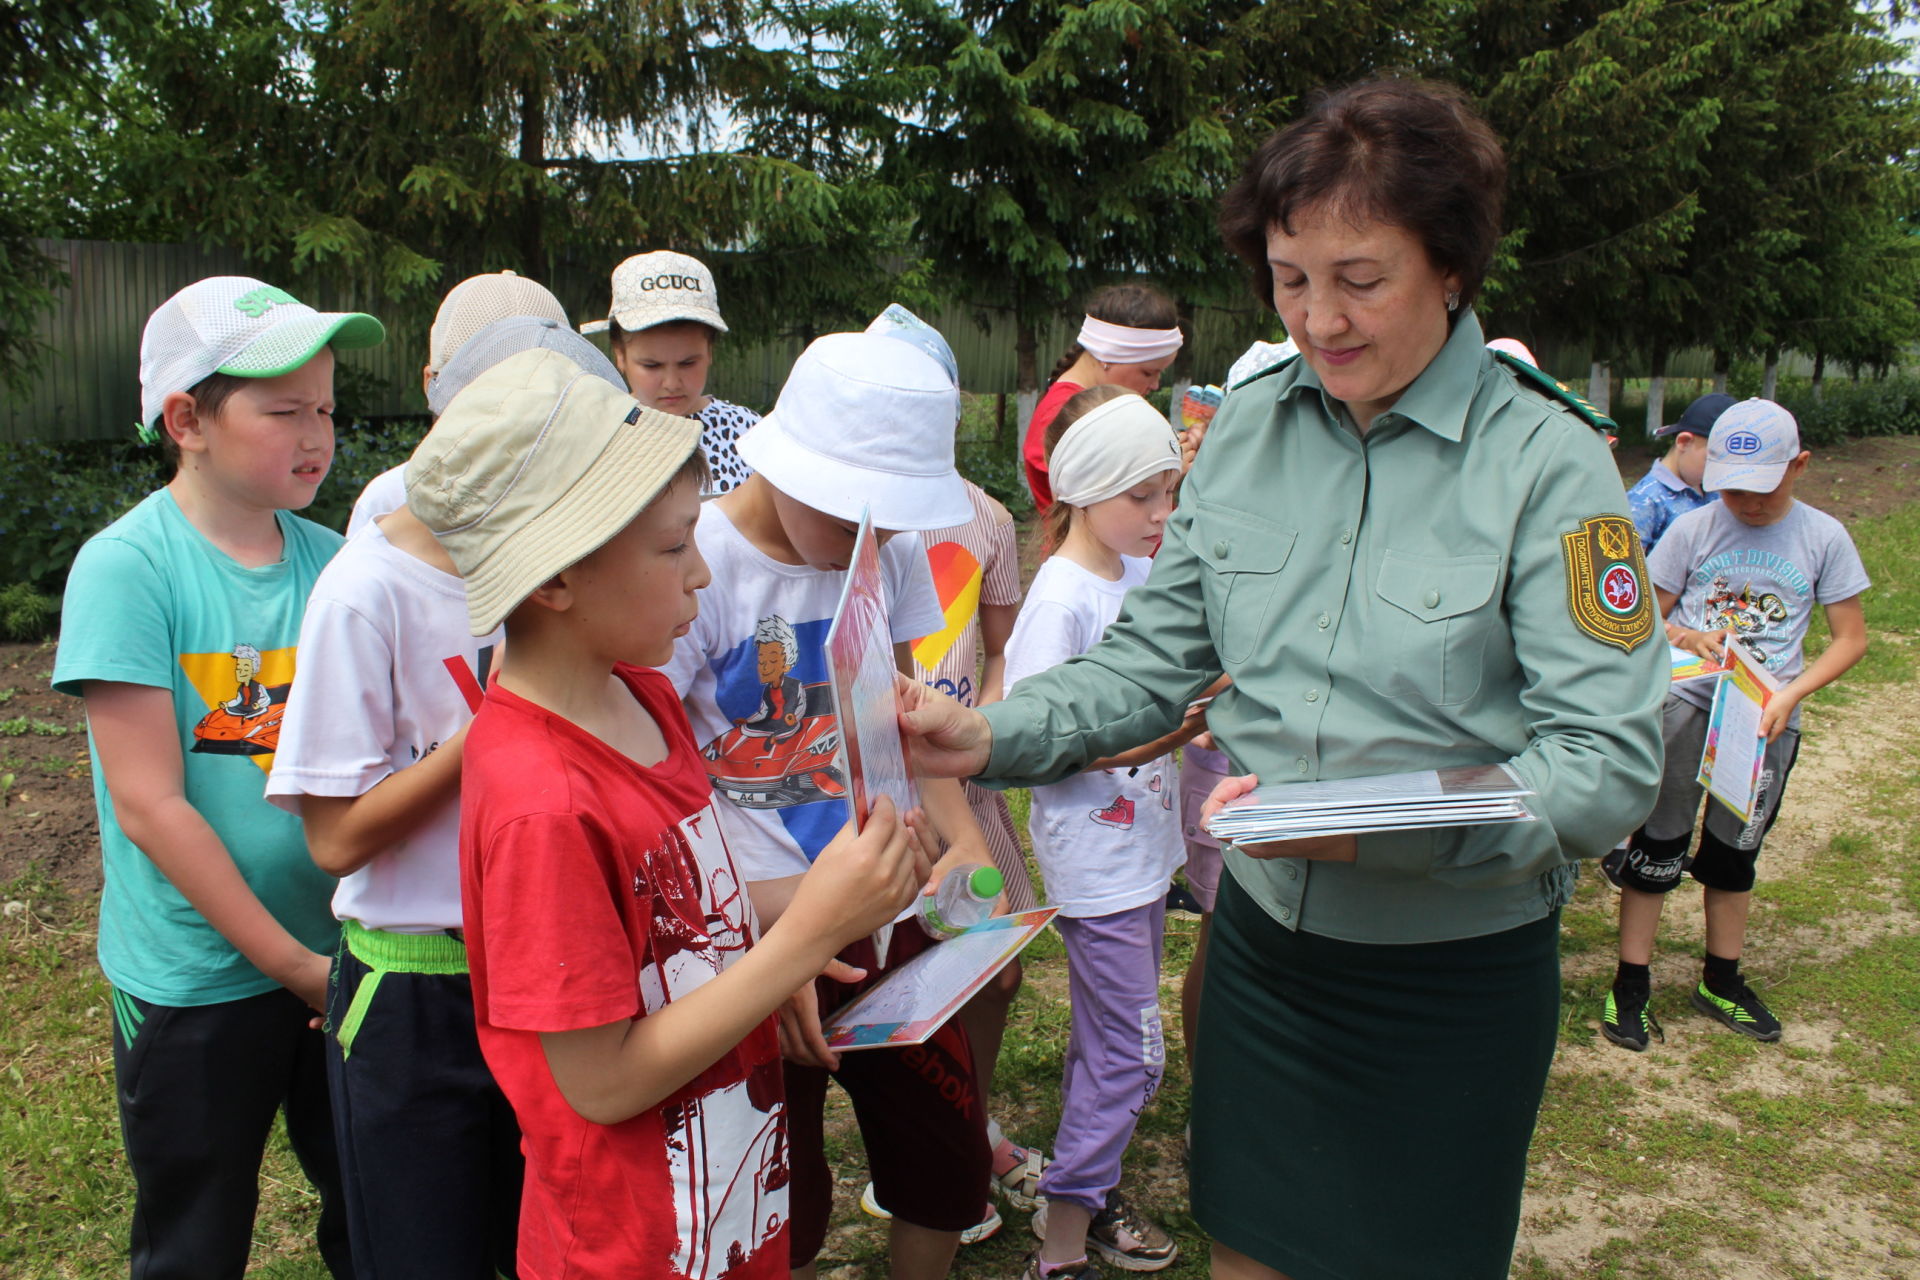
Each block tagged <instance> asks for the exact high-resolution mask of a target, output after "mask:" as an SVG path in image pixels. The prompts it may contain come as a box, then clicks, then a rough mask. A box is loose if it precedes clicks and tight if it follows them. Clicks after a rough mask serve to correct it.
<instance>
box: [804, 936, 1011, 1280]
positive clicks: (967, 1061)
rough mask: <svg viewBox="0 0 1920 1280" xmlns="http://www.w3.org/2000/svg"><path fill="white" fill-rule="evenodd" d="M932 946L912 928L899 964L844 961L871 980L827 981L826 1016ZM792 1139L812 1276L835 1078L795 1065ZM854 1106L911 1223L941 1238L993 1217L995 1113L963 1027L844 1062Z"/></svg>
mask: <svg viewBox="0 0 1920 1280" xmlns="http://www.w3.org/2000/svg"><path fill="white" fill-rule="evenodd" d="M932 945H933V943H932V941H931V940H930V939H929V938H928V937H927V936H926V935H925V934H924V933H922V932H921V931H920V929H919V927H918V926H916V925H915V924H914V923H913V922H912V921H906V922H903V923H902V924H899V925H896V926H895V927H894V931H893V947H892V954H891V955H890V956H889V957H888V960H889V961H890V962H891V963H890V964H889V965H888V967H887V969H886V970H884V971H881V972H877V973H876V972H874V971H873V969H874V965H873V958H874V956H873V944H872V943H871V942H860V943H856V944H855V945H854V946H852V947H849V948H848V949H847V950H845V951H843V952H841V953H840V958H841V959H842V960H845V961H847V962H848V963H849V964H855V965H859V966H860V967H862V968H864V969H867V970H868V971H869V972H868V976H867V977H866V978H864V979H862V980H861V981H860V982H857V983H853V984H851V985H849V984H847V983H841V982H829V981H827V980H826V979H825V978H822V979H820V980H819V981H817V982H816V983H815V984H814V986H815V990H816V992H817V994H818V995H819V997H820V1012H821V1014H822V1016H824V1015H826V1014H829V1013H832V1012H833V1011H834V1010H836V1009H838V1008H840V1006H842V1005H844V1004H845V1003H846V1002H847V1001H849V1000H851V999H852V998H853V997H854V996H856V995H858V994H859V993H860V992H862V991H864V990H866V989H867V988H868V987H870V986H872V985H873V984H874V983H876V982H878V981H879V980H880V979H881V978H882V977H884V976H886V973H887V972H891V971H892V970H893V969H897V968H899V967H900V966H901V965H903V964H905V963H906V962H907V961H908V960H910V959H912V958H913V957H914V956H916V955H918V954H920V952H922V951H924V950H926V949H927V948H928V947H930V946H932ZM784 1066H785V1067H786V1077H787V1138H788V1151H789V1154H790V1156H791V1160H792V1169H793V1182H792V1183H791V1184H790V1185H789V1187H788V1192H787V1194H788V1198H789V1212H790V1213H791V1215H792V1222H793V1230H792V1234H791V1241H792V1252H791V1255H790V1256H791V1258H792V1262H793V1266H794V1267H795V1268H799V1267H804V1266H806V1265H807V1264H808V1263H810V1262H812V1261H813V1260H814V1258H815V1257H816V1256H817V1255H818V1254H819V1252H820V1247H821V1245H822V1244H824V1243H825V1241H826V1238H827V1221H828V1219H829V1217H830V1216H831V1214H832V1211H833V1171H832V1170H831V1169H829V1168H828V1167H827V1156H826V1147H825V1133H824V1124H823V1121H824V1118H825V1108H826V1100H827V1079H828V1073H827V1072H825V1071H822V1070H820V1069H819V1068H818V1067H802V1066H797V1065H795V1064H794V1063H791V1062H788V1063H785V1064H784ZM832 1078H833V1079H835V1080H837V1081H839V1082H840V1087H841V1088H842V1089H845V1090H846V1091H847V1097H848V1098H850V1099H851V1100H852V1101H853V1112H854V1115H855V1117H856V1118H857V1119H858V1120H859V1122H860V1137H861V1140H862V1141H863V1142H864V1143H865V1144H866V1148H867V1168H868V1170H869V1171H870V1172H871V1173H872V1175H873V1194H874V1198H875V1199H876V1200H878V1201H879V1202H880V1204H881V1205H882V1206H884V1207H885V1208H886V1210H887V1212H889V1213H891V1214H893V1215H894V1216H895V1217H896V1218H899V1219H900V1220H901V1221H903V1222H911V1223H913V1224H914V1225H915V1226H919V1227H926V1228H929V1229H930V1230H934V1231H964V1230H966V1229H967V1228H968V1227H971V1226H974V1225H975V1224H977V1223H978V1222H979V1221H980V1219H981V1218H982V1217H983V1216H984V1215H985V1213H986V1207H987V1183H988V1182H989V1181H990V1180H991V1178H992V1176H993V1174H992V1168H993V1154H992V1152H991V1150H990V1149H989V1148H988V1146H987V1113H986V1107H985V1106H984V1105H983V1104H982V1102H981V1099H980V1094H979V1088H978V1086H977V1085H976V1083H975V1081H974V1076H973V1050H972V1047H971V1045H970V1044H969V1043H968V1040H967V1033H966V1031H965V1030H964V1029H963V1028H962V1027H961V1025H960V1021H959V1019H958V1018H954V1019H950V1020H949V1021H948V1022H947V1024H946V1025H945V1026H944V1027H941V1028H940V1030H939V1031H938V1032H936V1033H935V1034H934V1036H933V1038H932V1039H931V1040H928V1041H927V1042H926V1043H925V1044H919V1045H909V1046H906V1047H904V1048H899V1049H860V1050H856V1051H855V1052H852V1053H843V1054H842V1055H841V1056H840V1069H839V1070H837V1071H835V1072H833V1073H832Z"/></svg>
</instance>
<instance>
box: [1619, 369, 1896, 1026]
mask: <svg viewBox="0 0 1920 1280" xmlns="http://www.w3.org/2000/svg"><path fill="white" fill-rule="evenodd" d="M1811 456H1812V455H1811V454H1809V453H1807V452H1806V451H1805V450H1803V449H1801V447H1800V432H1799V428H1798V426H1797V424H1796V423H1795V422H1794V420H1793V415H1792V414H1790V413H1788V412H1787V411H1786V410H1785V409H1783V408H1781V407H1780V406H1779V405H1777V404H1774V403H1773V402H1772V401H1769V400H1747V401H1744V402H1742V403H1740V404H1737V405H1734V406H1733V407H1732V408H1730V409H1728V410H1726V412H1724V413H1723V414H1721V416H1720V418H1719V420H1718V421H1716V422H1715V423H1714V424H1713V431H1712V434H1711V435H1710V436H1709V438H1708V442H1707V466H1706V474H1705V476H1704V478H1703V481H1702V483H1703V486H1704V488H1705V489H1706V490H1707V491H1708V492H1709V493H1712V492H1718V494H1719V496H1720V501H1718V502H1716V503H1713V504H1712V505H1711V506H1705V507H1701V508H1700V509H1699V510H1697V511H1691V512H1688V513H1687V514H1686V515H1684V516H1681V517H1680V518H1679V519H1678V520H1675V521H1674V522H1673V524H1672V525H1671V526H1670V527H1669V528H1668V530H1667V533H1666V536H1665V537H1664V538H1662V539H1661V541H1660V545H1659V546H1657V547H1655V548H1654V551H1653V554H1652V555H1651V556H1649V557H1648V559H1647V572H1648V577H1649V578H1650V579H1651V580H1652V582H1653V586H1654V590H1655V591H1656V592H1657V593H1658V595H1659V599H1660V608H1661V611H1662V612H1663V613H1664V614H1666V615H1667V618H1668V621H1667V639H1668V640H1669V642H1671V643H1672V644H1673V645H1675V646H1676V647H1678V648H1681V649H1685V650H1688V651H1689V652H1692V653H1697V654H1701V655H1703V656H1706V657H1712V658H1717V657H1719V656H1720V650H1721V646H1722V645H1724V644H1729V643H1737V644H1740V645H1742V646H1744V647H1745V648H1746V650H1747V652H1748V653H1749V654H1751V655H1753V656H1754V657H1757V658H1759V659H1761V660H1762V661H1764V662H1765V663H1766V666H1767V669H1768V670H1769V671H1770V672H1772V674H1773V675H1774V676H1775V677H1777V678H1778V679H1779V681H1780V684H1781V686H1782V687H1781V689H1780V692H1778V693H1777V694H1775V695H1774V696H1773V698H1772V699H1771V700H1770V701H1769V702H1768V704H1767V708H1766V710H1765V712H1764V713H1763V714H1762V718H1761V725H1760V727H1761V730H1762V731H1763V732H1764V733H1765V734H1766V735H1767V751H1766V760H1765V762H1764V764H1763V766H1762V773H1761V779H1760V789H1759V794H1758V795H1757V796H1756V797H1755V802H1754V809H1753V816H1752V818H1751V819H1750V820H1749V821H1747V822H1746V823H1745V824H1744V825H1742V824H1741V822H1740V820H1739V819H1738V818H1737V817H1736V816H1735V815H1734V814H1733V813H1732V811H1731V810H1728V809H1725V808H1723V807H1720V806H1716V805H1712V804H1709V805H1708V806H1707V815H1706V818H1705V820H1704V822H1702V823H1701V831H1700V845H1699V852H1698V855H1697V856H1696V857H1695V858H1694V859H1693V861H1692V866H1691V869H1692V874H1693V878H1694V879H1695V880H1698V881H1699V882H1700V883H1701V885H1702V886H1703V888H1704V891H1705V899H1706V903H1705V905H1706V915H1707V947H1706V960H1705V972H1704V974H1703V976H1702V979H1701V981H1700V983H1699V984H1698V986H1696V987H1695V989H1694V991H1693V994H1692V1003H1693V1005H1694V1007H1695V1008H1697V1009H1699V1010H1700V1011H1701V1012H1702V1013H1705V1014H1707V1015H1708V1016H1710V1017H1713V1018H1716V1019H1718V1020H1719V1021H1721V1022H1724V1023H1726V1024H1727V1025H1728V1026H1730V1027H1732V1028H1733V1029H1734V1030H1735V1031H1738V1032H1740V1033H1742V1034H1743V1035H1747V1036H1751V1037H1752V1038H1754V1039H1756V1040H1778V1039H1779V1038H1780V1022H1779V1020H1778V1019H1777V1018H1775V1017H1774V1015H1773V1014H1772V1012H1771V1011H1770V1010H1768V1008H1767V1006H1766V1004H1765V1003H1764V1002H1763V1001H1762V1000H1761V999H1760V997H1759V996H1758V995H1756V994H1755V993H1754V991H1753V989H1752V988H1751V987H1749V986H1748V985H1747V984H1746V982H1745V981H1744V980H1743V979H1742V978H1741V977H1740V953H1741V950H1742V948H1743V946H1744V944H1745V942H1746V931H1747V910H1748V907H1749V905H1750V904H1751V900H1752V897H1753V880H1754V863H1755V861H1756V860H1757V859H1758V857H1759V854H1760V844H1761V841H1762V840H1763V839H1765V837H1766V833H1767V831H1768V829H1769V828H1771V827H1772V825H1773V822H1774V819H1775V818H1777V817H1779V814H1780V797H1781V795H1782V794H1783V793H1784V792H1785V790H1786V784H1787V775H1788V773H1789V772H1790V771H1791V770H1792V768H1793V758H1794V755H1795V753H1796V752H1797V751H1798V749H1799V741H1800V733H1799V725H1800V711H1799V708H1800V703H1801V702H1802V701H1803V700H1804V699H1805V698H1806V697H1807V695H1808V694H1810V693H1812V692H1813V691H1814V690H1816V689H1819V688H1822V687H1824V686H1826V685H1828V684H1830V683H1832V682H1833V681H1834V680H1836V679H1838V678H1839V677H1840V676H1841V675H1842V674H1843V673H1845V672H1846V670H1847V669H1848V668H1849V667H1851V666H1853V664H1854V663H1856V662H1858V661H1859V660H1860V659H1861V657H1862V656H1863V655H1864V654H1865V653H1866V651H1867V624H1866V613H1865V611H1864V609H1863V608H1862V607H1861V603H1860V597H1861V593H1863V592H1864V591H1865V590H1866V589H1867V587H1868V585H1869V583H1868V581H1867V571H1866V568H1865V566H1863V565H1862V564H1861V563H1860V553H1859V552H1858V551H1856V550H1855V549H1854V546H1853V540H1852V539H1851V538H1849V537H1848V536H1847V531H1846V529H1845V527H1843V526H1842V525H1841V523H1840V522H1839V521H1838V520H1835V519H1834V518H1833V517H1832V516H1830V515H1827V514H1826V513H1825V512H1822V511H1817V510H1815V509H1814V508H1812V507H1809V506H1807V505H1806V504H1805V503H1803V502H1796V501H1795V500H1794V497H1793V489H1794V485H1795V484H1796V483H1797V482H1798V481H1799V479H1800V477H1801V476H1802V475H1804V474H1805V473H1806V469H1807V463H1808V460H1809V458H1810V457H1811ZM1816 603H1817V604H1819V605H1821V606H1822V607H1824V608H1825V609H1826V611H1827V625H1828V628H1829V630H1831V632H1832V633H1833V640H1832V643H1830V644H1829V645H1828V646H1827V648H1826V651H1825V652H1824V653H1822V654H1821V655H1820V657H1819V658H1818V659H1817V660H1816V661H1815V662H1814V663H1813V665H1812V666H1808V665H1807V663H1806V658H1805V652H1804V643H1805V640H1806V636H1807V623H1808V621H1809V620H1810V619H1811V618H1812V616H1813V607H1814V605H1815V604H1816ZM1712 701H1713V686H1712V685H1711V684H1708V683H1704V682H1697V683H1694V684H1681V685H1679V686H1678V687H1676V688H1675V689H1674V690H1673V691H1672V692H1670V693H1669V694H1668V695H1667V701H1666V706H1665V708H1664V709H1663V711H1662V718H1663V725H1662V727H1663V730H1664V733H1665V737H1666V747H1667V765H1666V776H1665V777H1664V778H1663V779H1662V780H1661V785H1660V797H1659V799H1658V800H1657V801H1655V803H1654V808H1653V812H1652V813H1651V814H1649V815H1648V817H1647V820H1646V823H1645V824H1644V825H1643V826H1642V827H1641V828H1640V829H1639V830H1638V831H1636V832H1635V833H1634V834H1633V838H1632V839H1631V841H1629V843H1628V847H1627V849H1626V850H1625V851H1624V852H1617V853H1615V854H1613V855H1610V856H1609V857H1608V858H1607V859H1606V861H1605V862H1604V863H1603V864H1602V866H1603V868H1604V869H1605V870H1606V872H1607V876H1608V878H1609V879H1611V880H1612V881H1613V882H1614V883H1615V884H1617V885H1619V886H1620V967H1619V970H1618V972H1617V973H1616V975H1615V977H1614V982H1613V988H1612V990H1611V991H1609V992H1608V994H1607V1003H1606V1012H1605V1016H1604V1017H1603V1019H1602V1021H1601V1031H1602V1033H1603V1034H1605V1036H1606V1037H1607V1039H1609V1040H1611V1041H1613V1043H1615V1044H1617V1045H1620V1046H1622V1047H1623V1048H1627V1049H1632V1050H1634V1051H1636V1052H1638V1051H1639V1050H1642V1049H1645V1048H1646V1047H1647V1042H1648V1039H1649V1038H1650V1036H1651V1035H1652V1034H1653V1033H1654V1032H1656V1031H1658V1030H1659V1023H1658V1022H1656V1021H1655V1020H1654V1018H1653V1015H1652V1013H1651V1012H1650V1011H1649V1009H1648V1007H1647V1006H1648V1000H1649V995H1650V990H1651V977H1650V974H1649V971H1648V966H1649V963H1650V961H1651V959H1652V954H1653V939H1654V934H1655V932H1656V931H1657V929H1658V927H1659V924H1660V907H1661V903H1662V902H1663V901H1664V897H1665V895H1666V894H1667V893H1668V892H1670V891H1671V890H1672V889H1673V887H1674V886H1675V885H1676V884H1678V883H1679V881H1680V874H1681V872H1682V870H1684V869H1685V864H1686V853H1687V848H1688V846H1689V845H1690V844H1691V843H1692V837H1693V828H1694V822H1695V819H1696V817H1697V815H1698V814H1699V811H1700V798H1701V787H1700V784H1699V783H1698V782H1697V781H1696V775H1697V773H1698V771H1699V764H1700V753H1701V750H1702V747H1703V746H1704V743H1705V737H1706V722H1707V711H1708V708H1709V707H1710V706H1711V705H1712Z"/></svg>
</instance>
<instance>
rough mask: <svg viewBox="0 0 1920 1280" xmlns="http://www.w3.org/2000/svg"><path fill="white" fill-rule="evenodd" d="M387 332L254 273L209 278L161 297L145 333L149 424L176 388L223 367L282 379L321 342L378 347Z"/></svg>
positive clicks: (345, 347)
mask: <svg viewBox="0 0 1920 1280" xmlns="http://www.w3.org/2000/svg"><path fill="white" fill-rule="evenodd" d="M386 336H387V331H386V329H385V328H383V327H382V326H381V324H380V322H379V321H378V320H375V319H374V318H373V317H372V316H369V315H363V314H361V313H360V312H357V311H344V312H341V311H336V312H327V311H315V310H314V309H313V308H312V307H309V306H307V305H306V304H305V303H303V302H299V301H296V300H295V299H294V296H293V295H292V294H290V293H288V292H287V291H286V290H285V289H276V288H275V287H274V286H272V285H270V284H268V283H267V282H266V281H264V280H255V279H253V278H252V277H251V276H209V277H208V278H207V279H205V280H201V281H199V282H198V283H195V284H190V285H188V286H187V287H186V288H184V289H182V290H181V291H180V292H178V293H176V294H174V295H173V296H172V297H171V298H168V299H167V300H166V301H165V302H163V303H161V304H160V306H159V308H158V309H156V310H155V311H154V313H153V314H152V315H151V316H148V317H147V327H146V329H145V330H143V331H142V333H141V335H140V411H141V415H142V420H143V422H144V423H145V425H146V426H148V427H151V426H152V425H153V424H154V423H155V422H157V421H159V419H160V409H161V406H162V405H163V404H165V403H166V399H167V397H168V396H169V395H171V394H172V393H173V392H175V391H191V390H192V389H193V388H194V387H197V386H199V385H200V384H201V383H202V382H205V381H206V380H207V379H208V378H211V377H212V376H213V375H214V374H216V373H224V374H228V375H230V376H232V377H235V378H277V377H279V376H280V375H281V374H283V373H292V372H293V371H294V370H295V369H298V368H299V367H300V366H301V365H303V364H305V363H306V362H307V361H309V360H311V359H313V358H314V356H316V355H318V354H319V352H320V348H322V347H325V346H332V347H335V348H337V349H338V350H341V351H353V350H356V349H358V348H361V347H372V346H378V345H379V344H380V343H381V342H382V341H383V340H384V339H385V338H386Z"/></svg>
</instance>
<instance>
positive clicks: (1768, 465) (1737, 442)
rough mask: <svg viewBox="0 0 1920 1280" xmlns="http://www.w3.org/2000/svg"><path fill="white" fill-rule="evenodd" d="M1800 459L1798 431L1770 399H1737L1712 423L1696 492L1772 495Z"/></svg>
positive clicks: (1796, 424) (1788, 416) (1790, 417)
mask: <svg viewBox="0 0 1920 1280" xmlns="http://www.w3.org/2000/svg"><path fill="white" fill-rule="evenodd" d="M1799 456H1800V427H1799V424H1798V423H1796V422H1795V421H1794V420H1793V415H1792V414H1790V413H1788V412H1787V411H1786V410H1785V409H1783V408H1781V407H1780V406H1779V405H1777V404H1775V403H1774V402H1773V401H1771V400H1760V399H1753V400H1742V401H1740V402H1739V403H1738V404H1736V405H1733V406H1732V407H1731V408H1729V409H1727V410H1726V411H1725V412H1723V413H1722V414H1721V415H1720V416H1719V417H1718V418H1717V419H1715V420H1714V424H1713V432H1712V434H1711V435H1709V436H1708V437H1707V469H1706V474H1705V475H1704V476H1702V477H1701V481H1700V487H1701V488H1702V489H1704V490H1706V491H1707V492H1709V493H1712V492H1714V491H1715V490H1719V489H1740V490H1744V491H1745V492H1748V493H1772V492H1773V491H1774V490H1775V489H1777V488H1779V487H1780V477H1782V476H1784V475H1786V473H1787V467H1788V465H1789V464H1791V463H1792V462H1793V460H1794V459H1795V458H1797V457H1799Z"/></svg>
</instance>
